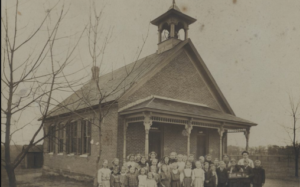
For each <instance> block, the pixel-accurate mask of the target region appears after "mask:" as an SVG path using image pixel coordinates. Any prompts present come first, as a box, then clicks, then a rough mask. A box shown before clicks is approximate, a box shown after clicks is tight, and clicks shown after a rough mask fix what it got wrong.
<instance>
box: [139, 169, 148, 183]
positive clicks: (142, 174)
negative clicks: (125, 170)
mask: <svg viewBox="0 0 300 187" xmlns="http://www.w3.org/2000/svg"><path fill="white" fill-rule="evenodd" d="M138 179H139V187H146V180H147V175H146V169H145V168H141V170H140V175H139V176H138Z"/></svg>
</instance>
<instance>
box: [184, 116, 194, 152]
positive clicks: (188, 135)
mask: <svg viewBox="0 0 300 187" xmlns="http://www.w3.org/2000/svg"><path fill="white" fill-rule="evenodd" d="M192 129H193V125H192V119H190V120H189V122H188V124H186V125H185V130H186V132H187V155H190V153H191V132H192Z"/></svg>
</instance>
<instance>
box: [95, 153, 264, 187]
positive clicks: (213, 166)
mask: <svg viewBox="0 0 300 187" xmlns="http://www.w3.org/2000/svg"><path fill="white" fill-rule="evenodd" d="M243 154H244V152H243ZM247 154H249V153H247ZM149 156H150V158H149V160H147V158H146V157H145V156H141V155H140V154H137V155H129V156H128V158H127V159H128V161H127V162H126V163H124V165H123V166H122V167H120V165H119V159H118V158H115V159H114V160H113V161H112V167H111V168H109V167H108V161H107V160H104V162H103V165H102V166H103V167H102V168H101V169H99V170H98V185H99V187H250V185H251V184H252V185H253V187H261V186H262V185H263V184H264V180H265V179H264V178H265V176H264V170H263V169H262V168H261V166H260V165H261V162H260V161H259V160H256V161H255V167H254V168H252V167H251V165H250V164H249V163H250V162H249V161H251V160H250V159H248V158H244V159H243V164H244V165H237V162H236V161H235V159H231V160H229V157H228V156H227V155H224V157H223V161H219V160H218V159H215V160H214V161H212V157H211V155H209V154H208V155H206V156H205V157H203V156H201V157H200V158H199V160H195V159H194V156H193V155H189V156H186V155H182V154H178V155H177V154H176V152H172V153H171V154H170V156H165V157H163V158H162V159H161V160H160V161H158V159H157V158H156V156H157V154H156V153H155V152H151V153H150V155H149ZM241 160H242V159H241ZM241 160H240V161H241ZM240 161H239V162H240ZM234 173H239V174H240V175H239V176H242V177H240V178H239V177H233V178H231V177H230V176H232V174H234Z"/></svg>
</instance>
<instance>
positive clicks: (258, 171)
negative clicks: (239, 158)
mask: <svg viewBox="0 0 300 187" xmlns="http://www.w3.org/2000/svg"><path fill="white" fill-rule="evenodd" d="M254 165H255V167H254V168H253V179H252V183H253V187H262V186H263V185H264V184H265V170H264V169H263V168H262V167H261V162H260V160H256V161H255V163H254Z"/></svg>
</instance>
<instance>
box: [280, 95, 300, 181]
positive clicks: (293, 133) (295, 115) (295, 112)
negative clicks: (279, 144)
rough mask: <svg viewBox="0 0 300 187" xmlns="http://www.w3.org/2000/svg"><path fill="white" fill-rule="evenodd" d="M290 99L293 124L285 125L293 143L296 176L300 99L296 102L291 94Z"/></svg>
mask: <svg viewBox="0 0 300 187" xmlns="http://www.w3.org/2000/svg"><path fill="white" fill-rule="evenodd" d="M289 101H290V103H289V104H290V110H289V113H290V115H291V116H292V124H291V125H289V126H283V127H284V129H285V131H286V132H287V134H288V136H289V138H290V142H291V144H292V147H293V150H294V156H295V177H299V156H300V141H299V138H298V136H297V135H298V134H297V132H298V129H299V128H300V127H298V124H297V121H298V119H299V106H300V101H298V102H295V100H294V99H293V97H291V96H289Z"/></svg>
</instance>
